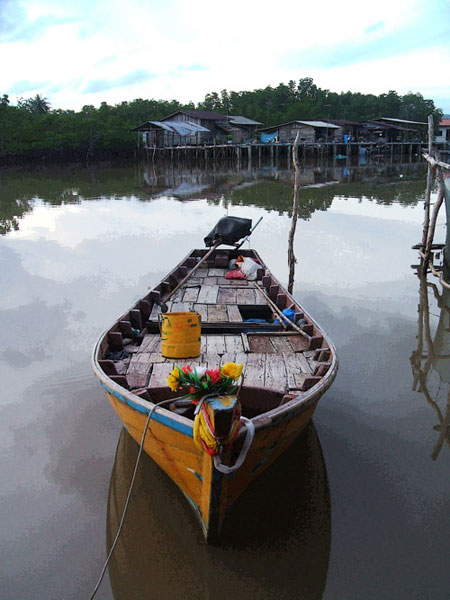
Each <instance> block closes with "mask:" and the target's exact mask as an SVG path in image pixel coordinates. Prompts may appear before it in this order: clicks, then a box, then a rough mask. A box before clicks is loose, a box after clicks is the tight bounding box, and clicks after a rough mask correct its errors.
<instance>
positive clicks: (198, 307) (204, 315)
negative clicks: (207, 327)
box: [193, 304, 208, 323]
mask: <svg viewBox="0 0 450 600" xmlns="http://www.w3.org/2000/svg"><path fill="white" fill-rule="evenodd" d="M193 310H194V311H195V312H198V313H199V315H200V321H202V322H203V323H206V321H207V320H208V307H207V306H206V304H194V306H193Z"/></svg>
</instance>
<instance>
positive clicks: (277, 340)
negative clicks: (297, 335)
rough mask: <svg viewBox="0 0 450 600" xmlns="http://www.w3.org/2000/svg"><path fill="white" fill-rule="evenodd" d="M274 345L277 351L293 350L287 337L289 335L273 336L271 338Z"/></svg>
mask: <svg viewBox="0 0 450 600" xmlns="http://www.w3.org/2000/svg"><path fill="white" fill-rule="evenodd" d="M269 339H270V341H271V344H272V346H273V347H274V348H275V351H276V352H292V346H291V344H290V343H289V340H288V339H287V336H286V337H284V336H282V335H279V336H275V335H274V336H271V337H270V338H269Z"/></svg>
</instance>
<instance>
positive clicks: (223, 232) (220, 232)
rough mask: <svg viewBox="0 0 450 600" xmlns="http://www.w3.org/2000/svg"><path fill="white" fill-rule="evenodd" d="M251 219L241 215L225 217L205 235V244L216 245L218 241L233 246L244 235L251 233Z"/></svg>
mask: <svg viewBox="0 0 450 600" xmlns="http://www.w3.org/2000/svg"><path fill="white" fill-rule="evenodd" d="M251 229H252V220H251V219H241V218H240V217H223V218H222V219H220V221H218V223H217V225H216V226H215V227H214V229H213V230H212V231H211V232H210V233H209V234H208V235H207V236H206V237H205V246H208V247H210V246H214V244H217V242H220V243H221V244H228V245H229V246H233V245H234V244H236V243H237V242H238V241H239V240H241V239H242V238H243V237H245V236H247V235H250V233H251Z"/></svg>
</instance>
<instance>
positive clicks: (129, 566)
mask: <svg viewBox="0 0 450 600" xmlns="http://www.w3.org/2000/svg"><path fill="white" fill-rule="evenodd" d="M137 453H138V445H137V444H136V442H135V441H134V440H133V439H132V438H131V437H130V435H129V434H128V433H127V431H126V430H125V429H123V430H122V432H121V435H120V438H119V442H118V446H117V451H116V457H115V462H114V467H113V471H112V475H111V483H110V490H109V498H108V515H107V545H108V551H109V549H110V547H111V544H112V541H113V539H114V537H115V535H116V532H117V529H118V526H119V522H120V519H121V516H122V510H123V507H124V504H125V500H126V497H127V493H128V488H129V485H130V480H131V477H132V473H133V469H134V465H135V462H136V457H137ZM330 539H331V516H330V495H329V488H328V479H327V472H326V467H325V462H324V459H323V455H322V450H321V447H320V442H319V439H318V436H317V433H316V431H315V429H314V426H313V424H312V423H311V424H310V425H308V426H307V428H306V429H305V430H304V432H303V433H302V434H301V435H300V436H299V437H298V438H297V440H296V441H295V442H294V444H293V445H292V446H291V447H290V448H289V449H288V450H287V451H286V452H285V453H284V454H283V455H282V456H281V457H280V458H279V459H278V461H277V463H276V464H275V465H273V466H272V467H271V468H270V469H268V470H267V471H266V472H265V473H264V474H263V475H261V477H260V478H259V479H258V480H256V481H255V482H254V483H253V484H252V486H250V487H249V488H248V489H247V490H246V491H245V493H244V494H243V495H242V497H241V499H240V501H239V502H238V503H237V504H236V506H235V507H234V508H233V511H231V512H230V514H229V515H228V517H227V519H226V520H225V523H224V526H223V529H222V535H221V544H220V546H213V545H207V544H205V543H204V540H203V536H202V534H201V531H200V530H199V528H198V524H197V522H196V520H195V516H194V515H193V513H192V511H191V510H190V507H189V506H188V505H187V503H186V501H185V499H184V497H183V495H182V494H181V493H180V492H179V490H178V488H177V487H176V486H175V484H174V483H173V482H172V481H171V480H170V479H169V478H168V477H167V476H166V475H165V473H163V472H162V471H161V470H160V469H159V468H158V466H157V465H156V464H155V463H154V462H153V461H152V460H151V459H150V458H149V457H148V456H147V455H146V454H145V453H143V454H142V456H141V461H140V465H139V468H138V473H137V477H136V481H135V484H134V489H133V494H132V500H131V502H130V505H129V508H128V512H127V515H126V518H125V524H124V528H123V530H122V533H121V536H120V538H119V541H118V543H117V546H116V549H115V551H114V553H113V556H112V558H111V561H110V564H109V576H110V581H111V587H112V590H113V594H114V597H115V598H117V599H118V598H134V599H136V598H158V599H164V598H170V599H172V598H193V599H194V598H195V599H201V598H214V599H217V600H220V599H222V598H223V599H225V598H226V599H229V598H231V597H233V596H234V597H238V598H240V597H244V596H245V597H249V598H261V599H264V598H271V599H272V598H283V599H286V598H304V599H313V598H321V597H322V595H323V592H324V589H325V583H326V578H327V570H328V560H329V553H330Z"/></svg>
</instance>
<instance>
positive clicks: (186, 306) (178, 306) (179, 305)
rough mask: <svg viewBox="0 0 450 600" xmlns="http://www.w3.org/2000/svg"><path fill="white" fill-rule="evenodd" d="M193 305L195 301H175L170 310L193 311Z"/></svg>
mask: <svg viewBox="0 0 450 600" xmlns="http://www.w3.org/2000/svg"><path fill="white" fill-rule="evenodd" d="M193 307H194V303H193V302H174V303H173V304H172V308H171V309H170V312H191V310H192V309H193Z"/></svg>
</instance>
